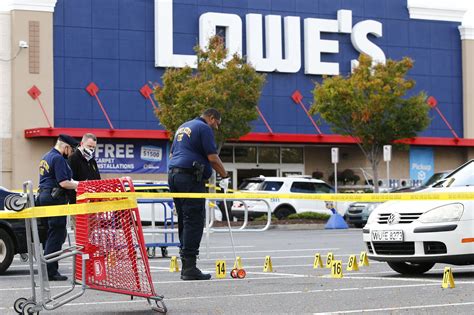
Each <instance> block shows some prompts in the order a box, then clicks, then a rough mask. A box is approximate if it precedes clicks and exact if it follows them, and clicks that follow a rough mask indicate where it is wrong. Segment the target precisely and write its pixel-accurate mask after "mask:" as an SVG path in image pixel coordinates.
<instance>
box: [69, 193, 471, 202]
mask: <svg viewBox="0 0 474 315" xmlns="http://www.w3.org/2000/svg"><path fill="white" fill-rule="evenodd" d="M96 198H99V199H102V198H132V199H170V198H206V199H212V200H216V199H217V200H222V199H237V200H238V199H305V200H322V201H366V202H367V201H368V202H384V201H390V200H400V201H410V200H474V192H450V193H448V192H431V193H380V194H300V193H298V194H273V193H272V194H270V193H234V194H222V193H168V192H166V193H147V192H114V193H85V194H82V195H81V196H79V197H78V198H77V199H78V200H81V199H96Z"/></svg>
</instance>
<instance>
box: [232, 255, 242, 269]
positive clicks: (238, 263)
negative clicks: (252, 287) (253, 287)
mask: <svg viewBox="0 0 474 315" xmlns="http://www.w3.org/2000/svg"><path fill="white" fill-rule="evenodd" d="M232 269H242V258H240V256H237V258H236V259H235V261H234V268H232Z"/></svg>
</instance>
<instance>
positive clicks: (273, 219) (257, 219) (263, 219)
mask: <svg viewBox="0 0 474 315" xmlns="http://www.w3.org/2000/svg"><path fill="white" fill-rule="evenodd" d="M267 220H268V216H267V215H266V214H264V215H262V216H259V217H256V218H255V219H254V221H256V222H260V221H262V222H267ZM276 220H278V219H277V217H276V216H274V215H272V222H273V221H276Z"/></svg>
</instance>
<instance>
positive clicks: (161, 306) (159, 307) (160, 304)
mask: <svg viewBox="0 0 474 315" xmlns="http://www.w3.org/2000/svg"><path fill="white" fill-rule="evenodd" d="M148 303H150V305H151V301H150V300H148ZM155 305H156V306H155ZM155 305H152V306H151V309H152V310H153V311H155V312H158V313H162V314H166V313H167V312H168V308H167V307H166V305H165V302H164V301H163V298H160V299H159V300H155Z"/></svg>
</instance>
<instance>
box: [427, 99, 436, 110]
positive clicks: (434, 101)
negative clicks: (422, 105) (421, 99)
mask: <svg viewBox="0 0 474 315" xmlns="http://www.w3.org/2000/svg"><path fill="white" fill-rule="evenodd" d="M426 103H427V104H428V105H429V106H430V107H431V108H433V107H436V105H438V101H437V100H436V99H435V98H434V97H433V96H430V97H428V99H427V100H426Z"/></svg>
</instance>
